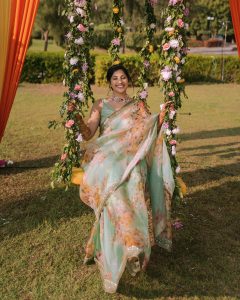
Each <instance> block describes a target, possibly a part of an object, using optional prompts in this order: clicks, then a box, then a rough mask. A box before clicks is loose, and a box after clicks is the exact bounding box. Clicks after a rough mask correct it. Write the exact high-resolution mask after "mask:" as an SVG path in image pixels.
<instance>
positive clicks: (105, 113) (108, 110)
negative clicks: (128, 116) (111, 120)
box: [100, 99, 115, 127]
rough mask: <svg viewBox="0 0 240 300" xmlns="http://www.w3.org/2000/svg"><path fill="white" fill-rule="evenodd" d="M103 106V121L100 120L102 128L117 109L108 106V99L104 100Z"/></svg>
mask: <svg viewBox="0 0 240 300" xmlns="http://www.w3.org/2000/svg"><path fill="white" fill-rule="evenodd" d="M102 103H103V106H102V110H101V120H100V127H102V125H103V123H104V122H105V121H106V119H107V118H108V117H109V116H110V115H111V114H112V113H113V112H115V109H114V108H113V107H112V106H111V105H110V104H108V102H107V101H106V99H103V100H102Z"/></svg>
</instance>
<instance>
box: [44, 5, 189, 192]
mask: <svg viewBox="0 0 240 300" xmlns="http://www.w3.org/2000/svg"><path fill="white" fill-rule="evenodd" d="M157 2H158V0H145V15H146V23H145V28H146V36H147V38H146V43H145V45H144V47H143V48H142V50H141V51H140V53H139V55H140V57H141V62H142V66H141V70H140V75H139V78H138V86H139V89H138V91H137V94H136V96H135V97H134V98H135V99H137V100H141V101H143V102H144V103H145V105H147V97H148V92H147V89H148V79H149V76H150V69H151V68H150V67H151V56H152V54H153V53H154V51H155V49H154V45H153V42H154V33H155V32H156V17H155V15H154V7H155V6H156V5H157ZM67 3H68V5H67V10H66V12H65V13H66V15H67V16H68V19H69V22H70V30H69V32H68V33H67V34H66V38H67V42H68V46H67V49H66V53H65V62H64V64H63V72H64V81H63V84H64V85H65V86H67V87H68V91H67V92H65V93H64V98H65V100H64V101H63V104H62V106H61V108H60V116H61V117H62V118H63V122H61V123H62V124H63V125H64V128H65V136H66V144H65V146H64V147H63V152H62V155H61V158H60V160H59V161H58V162H56V163H55V166H54V170H53V172H52V179H53V180H52V183H51V185H52V187H54V185H55V184H56V183H58V184H59V183H63V184H64V185H65V186H66V189H67V188H68V187H69V185H70V184H71V182H72V183H74V184H80V182H81V180H82V176H83V171H82V169H81V166H80V161H81V159H82V153H81V148H80V145H81V143H80V142H81V141H82V136H81V132H80V130H79V127H78V125H77V121H76V114H78V113H80V114H81V115H83V116H84V112H86V110H87V109H88V108H89V105H88V102H89V100H91V102H94V97H93V92H92V90H91V86H90V80H91V66H92V61H91V55H90V49H91V48H92V46H91V40H92V37H93V25H92V23H91V22H90V15H91V4H92V3H91V0H74V1H73V0H68V1H67ZM123 9H124V5H123V1H122V0H113V6H112V25H113V30H114V38H113V40H112V41H111V45H110V47H109V51H108V52H109V54H110V57H111V64H119V63H121V58H120V55H119V53H120V47H121V45H122V43H123V41H124V33H125V27H124V21H123ZM187 15H188V8H187V7H186V5H185V1H184V0H170V1H169V4H168V6H167V8H166V9H165V10H164V11H163V14H162V16H163V18H164V20H165V22H164V30H163V32H162V44H161V45H160V46H159V49H158V51H157V52H158V55H159V70H160V74H159V77H160V82H161V84H162V89H163V93H164V101H165V102H167V101H172V102H173V103H174V108H170V110H169V111H168V114H167V115H166V117H165V122H164V124H163V126H164V129H165V140H166V144H167V148H168V152H169V155H170V159H171V165H172V169H173V171H174V175H175V183H176V191H175V195H174V197H175V198H179V197H181V191H180V189H179V187H180V186H179V183H178V182H179V181H178V180H177V176H176V174H177V173H179V171H180V167H179V165H178V163H177V160H176V144H177V134H178V132H179V128H178V127H177V125H176V116H177V109H178V108H179V107H181V97H182V95H184V96H186V95H185V90H184V79H183V78H182V77H181V72H182V67H183V65H184V64H185V57H186V55H187V47H186V31H185V19H186V17H187ZM69 102H72V103H74V105H75V107H76V111H68V110H67V107H68V103H69ZM56 126H57V122H56V121H52V122H50V126H49V127H56Z"/></svg>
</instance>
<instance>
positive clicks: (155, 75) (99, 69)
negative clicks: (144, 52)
mask: <svg viewBox="0 0 240 300" xmlns="http://www.w3.org/2000/svg"><path fill="white" fill-rule="evenodd" d="M121 61H122V63H123V65H124V66H125V67H126V68H127V69H128V71H129V75H130V77H131V79H132V83H133V85H135V86H136V85H137V81H138V77H139V75H140V69H141V59H140V57H139V56H138V55H122V56H121ZM110 66H111V60H110V58H109V57H108V56H106V55H105V56H98V57H97V58H96V74H95V75H96V83H97V84H98V85H103V84H106V83H107V80H106V74H107V69H108V68H109V67H110ZM150 74H151V75H150V80H149V82H148V84H149V85H155V84H157V83H158V81H159V67H158V61H157V56H153V58H152V63H151V67H150Z"/></svg>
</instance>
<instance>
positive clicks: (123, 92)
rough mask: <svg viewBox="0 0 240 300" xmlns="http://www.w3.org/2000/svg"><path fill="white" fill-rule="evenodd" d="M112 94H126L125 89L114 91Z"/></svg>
mask: <svg viewBox="0 0 240 300" xmlns="http://www.w3.org/2000/svg"><path fill="white" fill-rule="evenodd" d="M114 92H115V93H118V94H126V89H115V90H114Z"/></svg>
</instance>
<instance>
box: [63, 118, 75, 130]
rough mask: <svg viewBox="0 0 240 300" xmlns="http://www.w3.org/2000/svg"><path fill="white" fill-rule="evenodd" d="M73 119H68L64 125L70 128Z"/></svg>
mask: <svg viewBox="0 0 240 300" xmlns="http://www.w3.org/2000/svg"><path fill="white" fill-rule="evenodd" d="M74 123H75V122H74V120H68V121H67V122H66V123H65V127H67V128H71V127H72V126H73V124H74Z"/></svg>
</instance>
